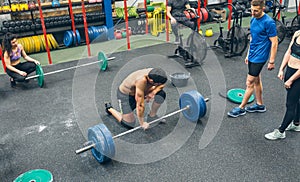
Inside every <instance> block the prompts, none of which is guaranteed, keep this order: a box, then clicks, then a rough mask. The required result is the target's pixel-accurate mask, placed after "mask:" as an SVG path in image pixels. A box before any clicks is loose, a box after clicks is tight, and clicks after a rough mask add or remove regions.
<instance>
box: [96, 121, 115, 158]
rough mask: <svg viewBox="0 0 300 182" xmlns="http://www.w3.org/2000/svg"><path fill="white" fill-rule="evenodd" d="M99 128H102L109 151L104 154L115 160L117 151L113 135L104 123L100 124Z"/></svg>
mask: <svg viewBox="0 0 300 182" xmlns="http://www.w3.org/2000/svg"><path fill="white" fill-rule="evenodd" d="M97 126H98V127H99V128H100V130H101V132H102V134H103V136H104V139H105V140H106V143H107V145H108V151H104V154H105V155H106V156H107V157H109V158H113V157H114V156H115V153H116V149H115V143H114V139H113V137H112V134H111V132H110V131H109V130H108V128H107V127H106V126H105V125H104V124H103V123H100V124H98V125H97Z"/></svg>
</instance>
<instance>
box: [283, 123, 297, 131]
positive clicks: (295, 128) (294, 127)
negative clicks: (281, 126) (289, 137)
mask: <svg viewBox="0 0 300 182" xmlns="http://www.w3.org/2000/svg"><path fill="white" fill-rule="evenodd" d="M285 130H287V131H300V125H298V126H296V125H295V124H294V122H291V124H289V126H288V127H287V128H286V129H285Z"/></svg>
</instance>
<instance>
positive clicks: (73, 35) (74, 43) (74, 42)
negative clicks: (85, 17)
mask: <svg viewBox="0 0 300 182" xmlns="http://www.w3.org/2000/svg"><path fill="white" fill-rule="evenodd" d="M71 33H72V38H73V45H76V36H75V33H74V32H73V30H72V31H71Z"/></svg>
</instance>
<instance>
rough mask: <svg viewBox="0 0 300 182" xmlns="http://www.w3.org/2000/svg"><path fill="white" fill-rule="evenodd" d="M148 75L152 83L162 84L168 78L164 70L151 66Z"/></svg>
mask: <svg viewBox="0 0 300 182" xmlns="http://www.w3.org/2000/svg"><path fill="white" fill-rule="evenodd" d="M148 77H149V78H150V79H152V80H153V82H154V83H161V84H164V83H166V82H167V80H168V78H167V74H166V72H165V71H164V70H163V69H161V68H153V69H152V70H151V71H150V72H149V74H148Z"/></svg>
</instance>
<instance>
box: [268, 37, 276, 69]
mask: <svg viewBox="0 0 300 182" xmlns="http://www.w3.org/2000/svg"><path fill="white" fill-rule="evenodd" d="M269 39H270V41H271V43H272V45H271V53H270V54H271V55H270V60H269V63H268V70H273V69H274V68H275V58H276V53H277V47H278V38H277V36H275V37H270V38H269Z"/></svg>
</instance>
